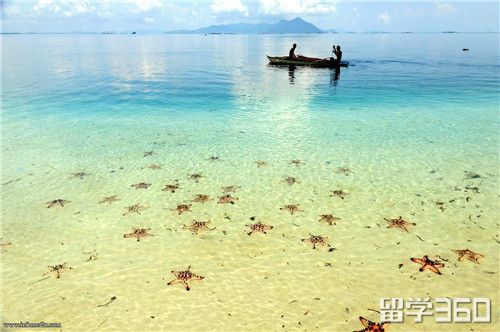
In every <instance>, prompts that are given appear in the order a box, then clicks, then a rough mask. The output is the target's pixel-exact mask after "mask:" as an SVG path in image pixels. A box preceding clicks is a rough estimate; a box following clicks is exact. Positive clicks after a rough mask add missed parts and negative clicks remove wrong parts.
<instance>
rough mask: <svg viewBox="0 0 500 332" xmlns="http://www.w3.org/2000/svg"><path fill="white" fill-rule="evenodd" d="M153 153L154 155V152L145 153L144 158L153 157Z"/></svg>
mask: <svg viewBox="0 0 500 332" xmlns="http://www.w3.org/2000/svg"><path fill="white" fill-rule="evenodd" d="M153 153H154V151H146V152H144V157H147V156H152V155H153Z"/></svg>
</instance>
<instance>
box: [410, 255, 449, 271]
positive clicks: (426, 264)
mask: <svg viewBox="0 0 500 332" xmlns="http://www.w3.org/2000/svg"><path fill="white" fill-rule="evenodd" d="M410 259H411V261H412V262H415V263H418V264H421V265H422V266H421V267H420V269H418V270H419V271H420V272H423V271H424V270H425V269H429V270H431V271H432V272H434V273H437V274H441V272H440V271H439V270H438V268H441V267H444V264H443V263H441V262H440V261H437V260H436V261H433V260H431V259H430V258H429V256H427V255H425V256H424V257H422V258H410Z"/></svg>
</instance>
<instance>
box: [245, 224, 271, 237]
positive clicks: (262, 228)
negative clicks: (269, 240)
mask: <svg viewBox="0 0 500 332" xmlns="http://www.w3.org/2000/svg"><path fill="white" fill-rule="evenodd" d="M246 226H247V227H250V232H248V233H247V234H248V235H252V234H253V233H254V232H262V233H264V234H267V232H266V231H268V230H271V229H273V226H269V225H264V224H263V223H261V222H260V221H259V222H258V223H256V224H250V225H246Z"/></svg>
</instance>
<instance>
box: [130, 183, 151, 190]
mask: <svg viewBox="0 0 500 332" xmlns="http://www.w3.org/2000/svg"><path fill="white" fill-rule="evenodd" d="M150 185H151V183H145V182H139V183H136V184H133V185H131V187H134V188H135V189H148V188H149V186H150Z"/></svg>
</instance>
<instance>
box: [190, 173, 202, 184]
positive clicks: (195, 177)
mask: <svg viewBox="0 0 500 332" xmlns="http://www.w3.org/2000/svg"><path fill="white" fill-rule="evenodd" d="M202 177H203V175H201V174H199V173H194V174H190V175H189V178H190V179H191V180H194V182H196V183H198V182H199V180H200V179H201V178H202Z"/></svg>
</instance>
